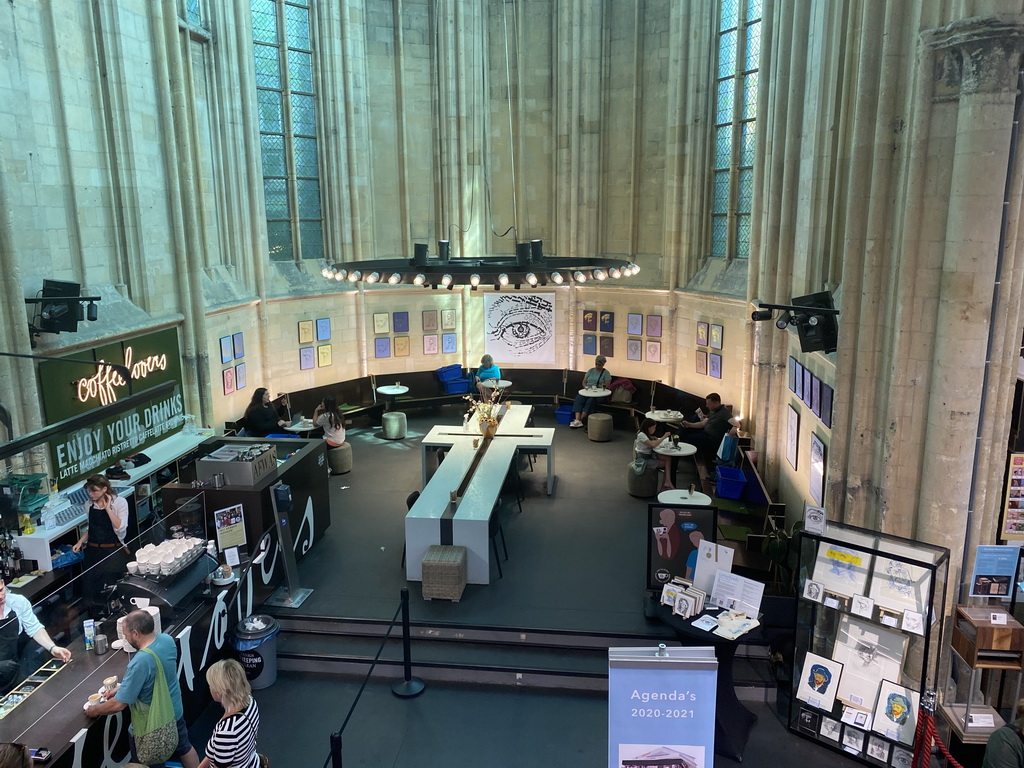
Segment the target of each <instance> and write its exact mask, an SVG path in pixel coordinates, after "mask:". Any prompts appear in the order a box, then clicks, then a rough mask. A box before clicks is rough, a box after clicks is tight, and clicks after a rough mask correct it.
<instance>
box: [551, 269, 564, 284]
mask: <svg viewBox="0 0 1024 768" xmlns="http://www.w3.org/2000/svg"><path fill="white" fill-rule="evenodd" d="M564 280H565V278H564V277H562V273H561V272H552V273H551V282H552V283H554V284H555V285H561V284H562V282H563V281H564Z"/></svg>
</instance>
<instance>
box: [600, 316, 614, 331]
mask: <svg viewBox="0 0 1024 768" xmlns="http://www.w3.org/2000/svg"><path fill="white" fill-rule="evenodd" d="M614 332H615V313H614V312H602V313H601V333H614Z"/></svg>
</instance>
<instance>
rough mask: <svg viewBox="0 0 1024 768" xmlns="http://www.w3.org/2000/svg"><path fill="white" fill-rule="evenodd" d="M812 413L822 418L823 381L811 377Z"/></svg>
mask: <svg viewBox="0 0 1024 768" xmlns="http://www.w3.org/2000/svg"><path fill="white" fill-rule="evenodd" d="M811 413H813V414H814V415H815V416H818V417H820V416H821V379H819V378H818V377H817V376H811Z"/></svg>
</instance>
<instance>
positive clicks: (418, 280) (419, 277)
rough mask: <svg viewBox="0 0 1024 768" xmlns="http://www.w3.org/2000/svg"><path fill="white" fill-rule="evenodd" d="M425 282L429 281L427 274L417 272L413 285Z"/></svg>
mask: <svg viewBox="0 0 1024 768" xmlns="http://www.w3.org/2000/svg"><path fill="white" fill-rule="evenodd" d="M425 282H427V276H426V275H424V274H423V273H422V272H420V273H419V274H417V275H416V277H414V278H413V279H412V284H413V285H423V284H424V283H425Z"/></svg>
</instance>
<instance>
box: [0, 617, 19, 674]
mask: <svg viewBox="0 0 1024 768" xmlns="http://www.w3.org/2000/svg"><path fill="white" fill-rule="evenodd" d="M20 637H21V625H20V624H19V623H18V619H17V618H15V616H14V612H13V611H12V612H11V615H10V616H9V617H7V618H6V619H0V694H3V693H7V692H8V691H10V690H11V689H12V688H14V686H15V685H16V684H18V683H20V682H21V680H22V678H23V675H22V674H21V662H20V661H19V659H20V658H21V648H20V647H19V644H18V639H19V638H20Z"/></svg>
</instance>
